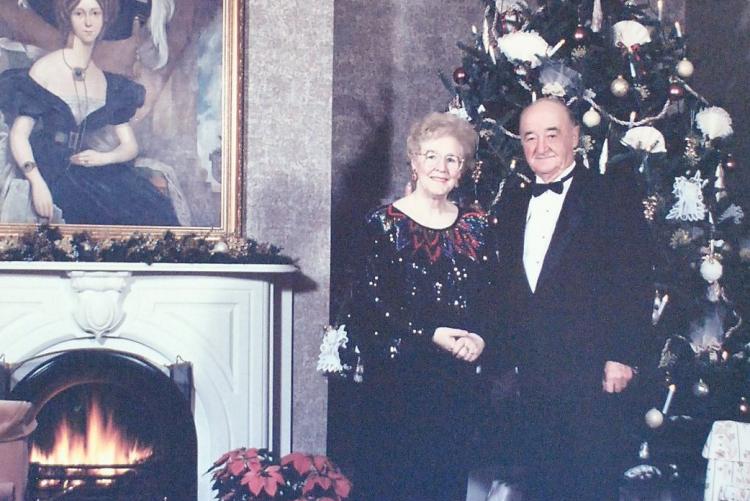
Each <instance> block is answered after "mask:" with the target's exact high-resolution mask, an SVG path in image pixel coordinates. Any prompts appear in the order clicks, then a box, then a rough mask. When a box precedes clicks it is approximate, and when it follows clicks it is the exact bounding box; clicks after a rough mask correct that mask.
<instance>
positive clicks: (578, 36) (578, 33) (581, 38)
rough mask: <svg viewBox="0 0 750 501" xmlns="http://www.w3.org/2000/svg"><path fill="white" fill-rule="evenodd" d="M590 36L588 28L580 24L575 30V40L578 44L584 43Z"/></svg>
mask: <svg viewBox="0 0 750 501" xmlns="http://www.w3.org/2000/svg"><path fill="white" fill-rule="evenodd" d="M588 37H589V33H588V31H587V30H586V28H585V27H583V26H582V25H580V24H579V25H578V26H577V27H576V29H575V31H574V32H573V40H575V41H576V42H577V43H578V44H582V43H584V42H585V41H586V39H587V38H588Z"/></svg>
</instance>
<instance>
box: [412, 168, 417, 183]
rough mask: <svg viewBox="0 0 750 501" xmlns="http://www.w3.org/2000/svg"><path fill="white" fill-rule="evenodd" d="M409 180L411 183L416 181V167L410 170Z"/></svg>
mask: <svg viewBox="0 0 750 501" xmlns="http://www.w3.org/2000/svg"><path fill="white" fill-rule="evenodd" d="M411 182H412V183H416V182H417V170H416V169H412V170H411Z"/></svg>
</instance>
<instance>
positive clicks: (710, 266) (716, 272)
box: [701, 254, 724, 284]
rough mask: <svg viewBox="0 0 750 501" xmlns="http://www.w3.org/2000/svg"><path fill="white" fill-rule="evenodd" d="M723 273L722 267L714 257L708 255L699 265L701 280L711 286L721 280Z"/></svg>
mask: <svg viewBox="0 0 750 501" xmlns="http://www.w3.org/2000/svg"><path fill="white" fill-rule="evenodd" d="M723 273H724V267H723V266H722V265H721V262H720V261H719V260H718V259H717V258H716V256H715V255H713V254H710V255H708V256H706V257H705V258H703V262H702V263H701V276H702V277H703V280H705V281H706V282H708V283H710V284H712V283H714V282H716V281H717V280H718V279H720V278H721V275H722V274H723Z"/></svg>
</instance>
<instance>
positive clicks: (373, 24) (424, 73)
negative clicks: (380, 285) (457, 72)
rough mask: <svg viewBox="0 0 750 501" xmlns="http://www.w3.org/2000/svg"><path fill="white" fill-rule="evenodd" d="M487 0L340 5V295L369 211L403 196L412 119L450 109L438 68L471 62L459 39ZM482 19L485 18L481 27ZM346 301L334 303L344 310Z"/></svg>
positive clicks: (336, 183) (336, 127)
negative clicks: (354, 241)
mask: <svg viewBox="0 0 750 501" xmlns="http://www.w3.org/2000/svg"><path fill="white" fill-rule="evenodd" d="M481 15H482V3H481V2H480V1H478V0H409V1H408V2H405V1H401V0H392V1H387V0H380V1H367V0H348V1H338V2H336V9H335V25H334V74H333V82H334V87H333V158H332V160H333V163H332V167H331V168H332V171H333V172H332V178H333V179H332V181H333V184H332V195H333V203H332V211H333V221H334V224H333V226H332V236H333V242H334V245H333V249H332V253H333V255H332V257H333V266H332V273H333V288H334V291H333V297H334V299H335V300H338V299H339V298H341V297H343V295H344V294H345V292H344V290H345V287H346V284H347V282H348V280H347V272H348V270H349V268H350V267H351V264H352V255H351V250H352V248H351V245H350V243H351V241H352V239H354V238H355V235H354V233H355V232H356V228H358V226H359V225H360V224H361V223H362V221H363V217H364V214H365V212H366V211H367V210H369V209H372V208H374V207H376V206H377V205H378V204H380V203H381V202H383V201H391V200H393V199H395V198H398V197H399V196H402V195H403V190H404V187H405V186H406V183H407V182H408V180H409V170H408V168H407V158H406V144H405V140H406V135H407V133H408V129H409V126H410V125H411V122H412V121H413V120H415V119H417V118H419V117H421V116H422V115H424V114H426V113H428V112H430V111H436V110H442V109H445V108H446V106H447V104H448V102H449V101H450V99H451V97H452V96H451V94H450V93H449V92H448V91H447V90H446V89H445V88H444V87H443V84H442V83H441V81H440V79H439V78H438V72H439V71H443V72H444V73H446V74H447V75H451V74H452V73H453V70H454V69H455V68H456V67H457V66H460V64H461V54H462V52H461V51H460V50H459V49H458V48H457V47H456V42H457V41H458V40H464V41H465V40H467V38H468V36H469V34H470V29H471V25H472V23H479V22H480V21H481ZM480 26H481V25H480ZM337 306H338V304H337V302H335V303H334V305H333V308H332V309H333V310H334V311H335V310H336V308H337Z"/></svg>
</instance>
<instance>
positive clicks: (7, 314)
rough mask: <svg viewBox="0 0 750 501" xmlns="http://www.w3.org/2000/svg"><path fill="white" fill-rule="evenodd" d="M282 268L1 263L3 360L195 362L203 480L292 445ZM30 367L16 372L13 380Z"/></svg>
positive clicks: (287, 296) (286, 277)
mask: <svg viewBox="0 0 750 501" xmlns="http://www.w3.org/2000/svg"><path fill="white" fill-rule="evenodd" d="M295 271H296V268H295V267H294V266H291V265H224V264H162V263H158V264H153V265H147V264H144V263H58V262H0V354H1V355H2V356H3V357H4V360H5V362H6V363H8V364H10V365H15V364H19V363H21V362H24V361H26V360H28V359H31V358H33V357H36V356H39V355H44V354H51V353H54V352H58V351H64V350H75V349H91V348H99V349H111V350H118V351H123V352H127V353H132V354H135V355H139V356H141V357H143V358H145V359H146V360H148V361H150V362H151V363H152V364H153V365H155V366H156V367H160V368H162V369H163V370H164V371H165V372H167V366H168V365H171V364H173V363H175V362H176V361H178V360H179V359H182V360H185V361H188V362H191V363H192V364H193V377H194V383H195V408H194V418H195V427H196V432H197V435H198V465H197V466H198V472H196V474H197V475H198V500H199V501H204V500H206V501H207V500H209V499H212V495H211V490H210V478H208V476H206V475H202V473H203V472H205V471H206V470H207V469H208V468H209V466H210V465H211V464H212V462H213V461H214V460H215V459H216V458H218V457H219V456H220V455H221V454H222V453H223V452H225V451H227V450H229V449H233V448H237V447H242V446H249V447H268V448H273V449H275V450H277V451H278V452H279V453H281V454H285V453H287V452H289V451H290V448H291V423H292V393H291V392H292V379H291V378H292V306H293V305H292V302H293V297H292V277H293V274H294V272H295ZM34 366H35V365H34V363H33V362H31V363H25V364H23V365H22V366H21V368H20V369H19V370H17V371H16V372H15V373H14V374H13V381H14V382H17V381H18V380H20V379H21V378H22V377H23V376H24V375H25V374H26V373H27V372H28V371H29V370H31V369H33V368H34Z"/></svg>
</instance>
